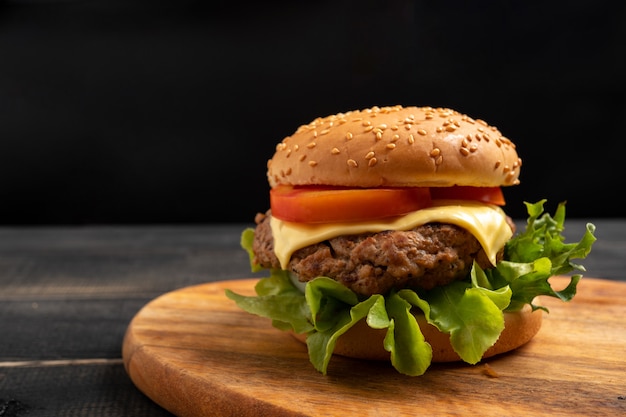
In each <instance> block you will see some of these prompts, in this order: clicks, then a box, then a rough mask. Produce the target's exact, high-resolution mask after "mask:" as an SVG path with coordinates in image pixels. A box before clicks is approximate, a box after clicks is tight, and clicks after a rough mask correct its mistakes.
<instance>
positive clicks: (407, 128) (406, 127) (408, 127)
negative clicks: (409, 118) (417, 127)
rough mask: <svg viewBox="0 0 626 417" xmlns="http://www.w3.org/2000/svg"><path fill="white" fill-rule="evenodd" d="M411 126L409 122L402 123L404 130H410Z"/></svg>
mask: <svg viewBox="0 0 626 417" xmlns="http://www.w3.org/2000/svg"><path fill="white" fill-rule="evenodd" d="M412 127H413V125H411V124H406V125H404V128H405V129H406V130H411V128H412Z"/></svg>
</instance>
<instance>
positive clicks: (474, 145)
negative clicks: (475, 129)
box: [469, 143, 478, 152]
mask: <svg viewBox="0 0 626 417" xmlns="http://www.w3.org/2000/svg"><path fill="white" fill-rule="evenodd" d="M469 150H470V152H476V151H477V150H478V145H476V144H475V143H472V146H470V147H469Z"/></svg>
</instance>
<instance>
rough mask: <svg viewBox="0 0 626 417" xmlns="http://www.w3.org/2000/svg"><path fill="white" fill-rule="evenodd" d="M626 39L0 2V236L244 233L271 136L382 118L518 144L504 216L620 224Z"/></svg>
mask: <svg viewBox="0 0 626 417" xmlns="http://www.w3.org/2000/svg"><path fill="white" fill-rule="evenodd" d="M625 28H626V5H625V3H623V2H614V1H602V0H600V1H593V2H590V1H583V0H578V1H573V2H561V1H558V2H504V3H502V2H480V3H479V4H475V3H470V4H465V3H464V2H451V3H449V2H445V3H439V2H424V1H410V0H394V1H390V2H376V1H369V0H368V1H359V2H356V1H353V0H352V1H345V0H342V1H336V2H333V1H315V2H292V1H271V2H252V1H243V2H220V1H218V2H209V3H207V4H205V2H196V1H189V0H187V1H179V2H173V1H155V2H142V1H138V0H129V1H98V0H93V1H87V0H73V1H72V0H49V1H44V0H40V1H37V0H22V1H20V0H13V1H10V0H5V1H0V62H1V65H0V140H1V142H0V201H2V204H0V224H68V223H71V224H94V223H206V222H213V221H215V220H216V219H217V220H218V221H222V222H249V221H252V219H253V218H254V214H255V213H256V212H257V211H264V210H265V209H266V208H267V205H268V198H267V182H266V178H265V164H266V160H267V159H268V158H269V157H271V155H272V153H273V151H274V146H275V144H276V143H277V142H279V141H280V140H282V139H283V137H284V136H286V135H288V134H291V133H292V132H293V131H295V129H296V128H297V127H298V126H299V125H301V124H304V123H308V122H309V121H311V120H312V119H313V118H315V117H317V116H325V115H328V114H333V113H336V112H339V111H346V110H351V109H354V108H364V107H370V106H373V105H392V104H404V105H432V106H446V107H452V108H454V109H457V110H459V111H461V112H463V113H467V114H469V115H471V116H474V117H476V118H482V119H485V120H487V121H488V122H490V123H491V124H493V125H495V126H498V127H499V128H500V129H501V131H502V132H503V133H504V134H505V135H506V136H508V137H510V138H511V139H513V140H514V141H515V142H516V143H517V144H518V150H519V153H520V155H521V157H522V159H523V160H524V167H523V169H522V176H521V180H522V184H521V185H520V186H519V187H515V188H512V189H507V197H508V200H509V203H510V204H509V206H508V209H509V211H510V212H511V214H512V215H513V216H514V217H522V216H523V215H524V209H523V205H522V204H521V202H522V201H524V200H528V201H533V202H534V201H537V200H539V199H542V198H547V199H548V200H549V201H550V202H553V203H554V204H556V203H557V202H558V201H562V200H567V201H568V202H569V204H568V207H569V213H570V215H571V216H575V217H579V218H588V217H620V216H622V215H623V214H624V211H623V209H622V207H621V206H620V205H618V204H614V203H613V201H614V200H613V199H614V194H613V191H614V187H615V185H614V184H613V182H612V181H607V180H609V179H610V178H621V171H618V170H619V168H620V164H621V158H622V155H623V154H624V151H625V146H626V145H625V144H626V141H624V140H623V137H622V136H623V135H622V134H621V133H620V132H623V128H622V124H623V120H624V118H625V117H626V77H625V76H624V74H626V54H624V50H626V30H625ZM587 141H588V142H587Z"/></svg>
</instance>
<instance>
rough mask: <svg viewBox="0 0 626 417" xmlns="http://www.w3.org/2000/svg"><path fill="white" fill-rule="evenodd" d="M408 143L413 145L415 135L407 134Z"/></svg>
mask: <svg viewBox="0 0 626 417" xmlns="http://www.w3.org/2000/svg"><path fill="white" fill-rule="evenodd" d="M408 141H409V145H413V144H414V143H415V137H414V136H413V133H410V134H409V139H408Z"/></svg>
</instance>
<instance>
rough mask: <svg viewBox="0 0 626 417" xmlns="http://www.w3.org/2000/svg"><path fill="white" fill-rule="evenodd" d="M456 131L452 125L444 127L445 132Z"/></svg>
mask: <svg viewBox="0 0 626 417" xmlns="http://www.w3.org/2000/svg"><path fill="white" fill-rule="evenodd" d="M455 130H456V127H455V126H454V125H447V126H446V131H447V132H454V131H455Z"/></svg>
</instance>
